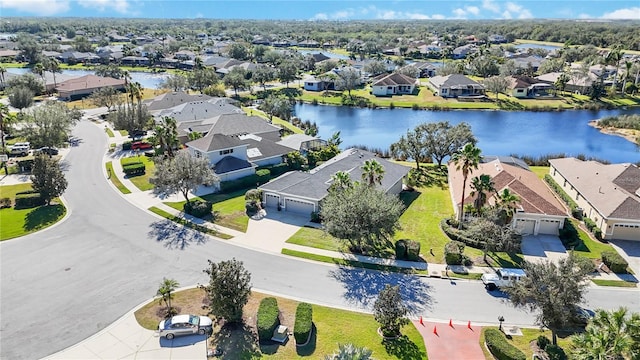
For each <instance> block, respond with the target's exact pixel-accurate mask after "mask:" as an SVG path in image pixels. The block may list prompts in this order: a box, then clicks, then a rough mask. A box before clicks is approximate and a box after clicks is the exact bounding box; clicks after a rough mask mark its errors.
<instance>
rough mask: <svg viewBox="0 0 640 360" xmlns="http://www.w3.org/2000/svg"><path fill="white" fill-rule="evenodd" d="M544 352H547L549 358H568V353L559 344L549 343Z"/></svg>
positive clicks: (565, 359)
mask: <svg viewBox="0 0 640 360" xmlns="http://www.w3.org/2000/svg"><path fill="white" fill-rule="evenodd" d="M544 352H546V353H547V356H548V357H549V360H567V354H565V353H564V350H562V348H561V347H560V346H558V345H553V344H549V345H547V347H546V348H545V349H544Z"/></svg>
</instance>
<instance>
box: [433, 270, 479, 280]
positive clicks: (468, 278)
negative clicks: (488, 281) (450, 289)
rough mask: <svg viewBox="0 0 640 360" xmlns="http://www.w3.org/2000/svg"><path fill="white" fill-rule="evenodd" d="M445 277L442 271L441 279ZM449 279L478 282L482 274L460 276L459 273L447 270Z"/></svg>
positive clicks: (445, 274)
mask: <svg viewBox="0 0 640 360" xmlns="http://www.w3.org/2000/svg"><path fill="white" fill-rule="evenodd" d="M446 276H447V273H446V271H443V272H442V277H446ZM449 277H451V278H458V279H467V280H480V278H481V277H482V274H481V273H466V274H461V273H454V272H453V271H451V270H449Z"/></svg>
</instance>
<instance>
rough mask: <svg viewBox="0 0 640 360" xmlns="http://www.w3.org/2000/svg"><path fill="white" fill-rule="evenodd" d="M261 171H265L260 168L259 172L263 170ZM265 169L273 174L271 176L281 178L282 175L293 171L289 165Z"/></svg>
mask: <svg viewBox="0 0 640 360" xmlns="http://www.w3.org/2000/svg"><path fill="white" fill-rule="evenodd" d="M261 169H263V168H258V171H259V170H261ZM264 169H269V171H270V172H271V176H273V177H275V176H280V175H282V174H284V173H286V172H287V171H289V170H291V169H290V168H289V165H288V164H287V163H282V164H278V165H273V166H270V167H266V168H264Z"/></svg>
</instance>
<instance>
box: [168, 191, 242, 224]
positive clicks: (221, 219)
mask: <svg viewBox="0 0 640 360" xmlns="http://www.w3.org/2000/svg"><path fill="white" fill-rule="evenodd" d="M245 192H246V191H245V190H237V191H232V192H229V193H214V194H208V195H203V196H198V197H195V198H194V199H198V200H203V201H209V202H211V203H212V204H213V212H214V215H211V216H208V217H205V218H204V219H203V220H206V221H209V222H212V223H215V224H218V225H220V226H224V227H227V228H229V229H233V230H238V231H242V232H246V231H247V227H248V226H249V217H248V216H247V214H246V212H245V200H244V194H245ZM185 203H186V201H178V202H165V203H164V204H165V205H168V206H170V207H172V208H174V209H176V210H178V211H183V209H184V204H185Z"/></svg>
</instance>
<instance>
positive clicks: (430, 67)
mask: <svg viewBox="0 0 640 360" xmlns="http://www.w3.org/2000/svg"><path fill="white" fill-rule="evenodd" d="M406 66H413V67H415V68H416V69H418V71H420V72H419V73H418V77H421V78H426V77H432V76H436V71H437V70H438V68H437V67H436V66H435V65H434V64H433V63H430V62H426V61H423V62H416V63H413V64H409V65H406Z"/></svg>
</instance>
